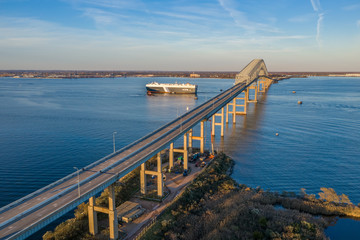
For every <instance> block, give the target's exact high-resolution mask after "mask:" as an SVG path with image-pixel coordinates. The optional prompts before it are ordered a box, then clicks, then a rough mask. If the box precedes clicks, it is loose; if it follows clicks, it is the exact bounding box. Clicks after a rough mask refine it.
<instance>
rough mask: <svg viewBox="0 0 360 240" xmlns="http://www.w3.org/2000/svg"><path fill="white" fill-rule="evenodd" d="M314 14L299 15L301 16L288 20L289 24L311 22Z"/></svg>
mask: <svg viewBox="0 0 360 240" xmlns="http://www.w3.org/2000/svg"><path fill="white" fill-rule="evenodd" d="M313 17H314V14H313V13H311V14H306V15H301V16H295V17H292V18H289V22H294V23H303V22H309V21H311V19H313Z"/></svg>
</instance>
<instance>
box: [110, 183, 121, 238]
mask: <svg viewBox="0 0 360 240" xmlns="http://www.w3.org/2000/svg"><path fill="white" fill-rule="evenodd" d="M108 189H109V227H110V239H118V238H119V226H118V224H119V223H118V219H117V212H116V205H115V191H114V185H110V186H109V187H108Z"/></svg>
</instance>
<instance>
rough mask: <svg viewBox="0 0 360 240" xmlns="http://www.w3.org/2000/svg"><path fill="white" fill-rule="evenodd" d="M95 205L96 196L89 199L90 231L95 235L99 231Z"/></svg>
mask: <svg viewBox="0 0 360 240" xmlns="http://www.w3.org/2000/svg"><path fill="white" fill-rule="evenodd" d="M94 206H95V197H91V198H90V199H89V207H88V218H89V232H90V234H91V235H93V236H95V235H96V234H97V233H98V222H97V212H96V211H95V210H94Z"/></svg>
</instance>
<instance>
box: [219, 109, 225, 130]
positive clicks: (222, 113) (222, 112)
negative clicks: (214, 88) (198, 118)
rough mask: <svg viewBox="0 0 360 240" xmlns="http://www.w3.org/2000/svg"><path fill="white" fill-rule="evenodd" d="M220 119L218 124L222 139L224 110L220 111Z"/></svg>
mask: <svg viewBox="0 0 360 240" xmlns="http://www.w3.org/2000/svg"><path fill="white" fill-rule="evenodd" d="M220 117H221V121H220V124H221V136H222V137H223V136H224V108H222V109H221V114H220Z"/></svg>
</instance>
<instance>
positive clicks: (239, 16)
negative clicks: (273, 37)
mask: <svg viewBox="0 0 360 240" xmlns="http://www.w3.org/2000/svg"><path fill="white" fill-rule="evenodd" d="M218 2H219V4H220V6H221V7H222V8H223V9H224V10H225V11H227V12H228V13H229V14H230V16H231V18H232V19H233V20H234V22H235V24H236V25H237V26H239V27H241V28H243V29H245V30H247V31H250V32H256V31H264V32H278V29H276V28H274V27H271V26H269V25H268V24H264V23H259V22H253V21H250V20H249V19H248V18H247V16H246V14H245V13H244V12H241V11H238V10H236V7H235V6H234V3H233V2H232V1H231V0H218Z"/></svg>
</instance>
